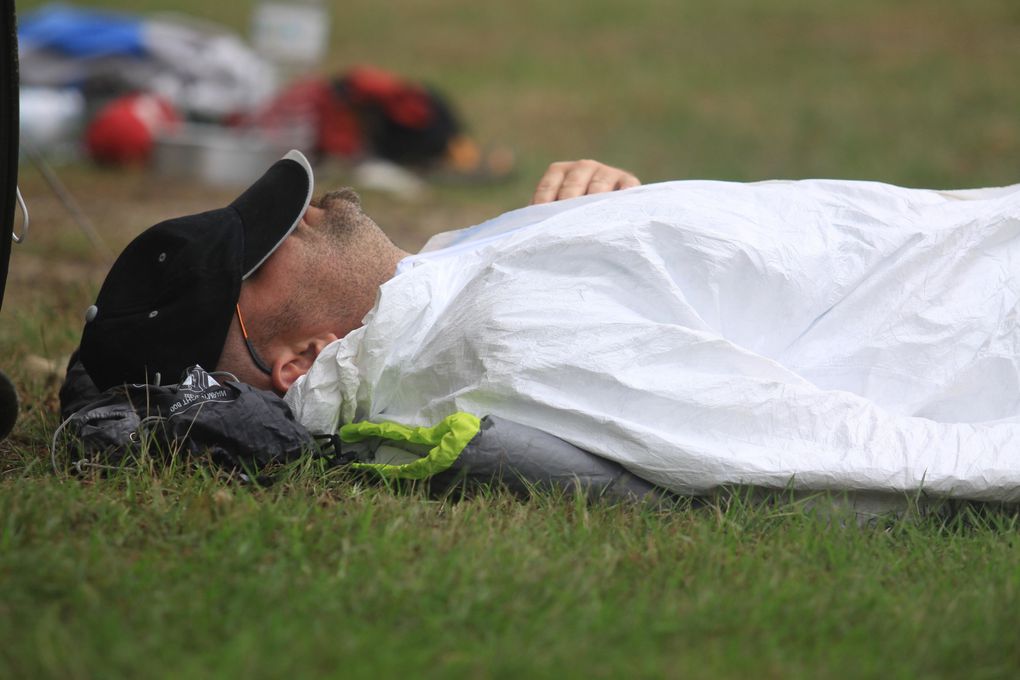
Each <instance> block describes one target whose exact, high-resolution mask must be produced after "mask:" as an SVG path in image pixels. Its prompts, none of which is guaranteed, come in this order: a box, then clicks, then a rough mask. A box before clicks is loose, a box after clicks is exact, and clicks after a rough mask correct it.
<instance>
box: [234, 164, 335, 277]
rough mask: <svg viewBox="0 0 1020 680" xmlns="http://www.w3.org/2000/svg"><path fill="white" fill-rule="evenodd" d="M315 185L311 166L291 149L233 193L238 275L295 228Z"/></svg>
mask: <svg viewBox="0 0 1020 680" xmlns="http://www.w3.org/2000/svg"><path fill="white" fill-rule="evenodd" d="M314 189H315V178H314V176H313V175H312V166H311V165H310V164H309V163H308V159H307V158H305V156H304V154H302V153H301V152H300V151H298V150H296V149H293V150H291V151H289V152H287V154H286V155H285V156H284V157H283V158H281V159H280V160H278V161H276V162H275V163H273V165H272V166H270V168H269V169H268V170H266V172H265V174H263V175H262V177H260V178H259V179H258V180H256V181H255V183H254V184H252V185H251V186H250V187H248V188H247V189H246V190H245V192H244V193H243V194H241V195H240V196H238V197H237V200H235V201H234V202H233V203H231V204H230V207H231V208H233V209H235V210H237V212H238V214H239V215H240V217H241V223H242V224H243V225H244V258H243V265H242V269H241V271H242V272H243V274H242V276H241V279H242V280H244V279H247V278H248V277H249V276H251V275H252V274H253V273H254V272H255V270H257V269H258V268H259V267H260V266H261V265H262V263H263V262H265V261H266V259H267V258H268V257H269V256H270V255H272V254H273V252H274V251H275V250H276V249H277V248H279V247H280V244H281V243H283V241H284V240H285V239H286V238H287V237H288V236H290V234H291V232H293V231H294V229H295V228H297V225H298V223H299V222H300V221H301V217H302V216H303V215H304V214H305V211H306V210H308V204H309V203H310V202H311V200H312V192H313V191H314Z"/></svg>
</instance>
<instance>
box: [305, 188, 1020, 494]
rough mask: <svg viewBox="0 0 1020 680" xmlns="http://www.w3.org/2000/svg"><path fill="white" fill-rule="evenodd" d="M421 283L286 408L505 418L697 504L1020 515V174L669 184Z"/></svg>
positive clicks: (418, 419)
mask: <svg viewBox="0 0 1020 680" xmlns="http://www.w3.org/2000/svg"><path fill="white" fill-rule="evenodd" d="M440 247H443V248H445V249H443V250H435V249H436V248H440ZM430 250H433V251H434V252H426V251H430ZM401 272H402V273H400V274H399V275H398V276H396V277H395V278H394V279H392V280H391V281H389V282H388V283H386V284H385V285H384V286H383V287H382V288H381V290H380V295H379V300H378V302H377V304H376V306H375V308H374V309H373V311H372V312H371V313H370V314H369V315H368V316H367V317H366V319H365V325H364V326H363V327H362V328H360V329H358V330H357V331H354V332H353V333H351V334H350V335H348V336H347V337H346V338H343V339H342V340H339V341H337V342H335V343H333V344H332V345H330V346H329V347H328V348H327V349H326V350H325V351H324V352H323V353H322V354H321V355H320V356H319V358H318V360H317V361H316V363H315V365H314V366H313V368H312V370H311V372H310V373H309V374H308V375H307V376H306V377H305V378H304V379H302V380H301V381H300V382H299V383H298V384H297V385H295V387H294V388H292V389H291V391H290V393H289V394H288V395H287V401H288V402H289V403H290V404H291V406H292V407H293V408H294V409H295V411H296V412H297V414H298V416H299V418H300V420H301V421H302V422H304V423H305V424H306V425H308V426H309V427H311V428H312V429H314V430H329V429H332V428H334V427H335V426H336V424H337V422H338V419H339V421H340V422H347V421H353V420H361V419H365V418H370V419H389V420H395V421H398V422H403V423H408V424H433V423H435V422H437V421H438V420H439V419H440V418H442V417H444V416H446V415H448V414H450V413H451V412H454V411H468V412H471V413H475V414H478V415H485V414H490V413H491V414H497V415H500V416H503V417H505V418H508V419H510V420H514V421H517V422H520V423H523V424H526V425H530V426H532V427H536V428H539V429H541V430H545V431H547V432H550V433H552V434H554V435H557V436H559V437H562V438H563V439H565V440H567V441H569V442H571V443H573V444H575V445H577V446H579V447H581V448H583V449H586V450H588V451H591V452H593V453H595V454H598V455H601V456H605V457H607V458H610V459H613V460H616V461H619V462H620V463H622V464H623V465H624V466H626V467H627V468H628V469H630V470H631V471H632V472H634V473H635V474H637V475H639V476H641V477H644V478H645V479H648V480H650V481H652V482H654V483H657V484H661V485H663V486H666V487H668V488H671V489H674V490H677V491H680V492H694V493H702V492H707V491H710V490H711V489H713V488H714V487H716V486H718V485H720V484H726V483H742V484H751V485H756V486H763V487H770V488H785V487H788V486H792V487H794V488H797V489H806V490H822V489H834V490H855V491H881V492H915V491H917V490H919V489H922V488H923V489H925V490H927V491H929V492H933V493H935V494H938V495H951V496H956V497H964V498H974V499H1000V500H1020V367H1018V356H1020V322H1018V299H1020V185H1015V186H1013V187H1006V188H1002V189H982V190H971V191H957V192H935V191H924V190H913V189H903V188H898V187H892V186H888V185H883V184H878V183H869V182H845V181H799V182H793V181H775V182H762V183H756V184H735V183H726V182H707V181H692V182H672V183H665V184H658V185H649V186H644V187H639V188H636V189H632V190H628V191H625V192H617V193H613V194H604V195H598V196H590V197H586V198H582V199H575V200H572V201H565V202H559V203H554V204H549V205H544V206H537V207H532V208H525V209H522V210H518V211H515V212H512V213H508V214H506V215H503V216H501V217H499V218H496V219H494V220H491V221H489V222H486V223H483V224H482V225H479V226H477V227H473V228H471V229H468V230H462V231H460V232H450V233H448V234H442V235H439V236H437V237H435V238H434V239H433V240H432V241H430V243H429V246H427V247H426V249H425V251H423V254H422V255H418V256H414V257H412V258H410V259H409V260H405V262H404V263H403V264H402V267H401Z"/></svg>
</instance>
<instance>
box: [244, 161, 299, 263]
mask: <svg viewBox="0 0 1020 680" xmlns="http://www.w3.org/2000/svg"><path fill="white" fill-rule="evenodd" d="M280 160H291V161H294V162H295V163H297V164H298V165H300V166H301V167H302V168H304V170H305V172H306V173H308V195H307V196H305V203H304V206H302V208H301V212H299V213H298V216H297V219H295V220H294V224H292V225H290V228H289V229H288V230H287V232H286V233H285V234H284V235H283V236H282V237H281V238H280V240H279V241H277V242H276V245H274V246H273V247H272V248H270V249H269V252H268V253H266V255H265V257H263V258H262V259H261V260H259V261H258V262H256V263H255V266H254V267H252V268H251V269H249V270H248V271H247V272H246V273H245V275H244V276H242V277H241V280H242V281H244V280H245V279H247V278H248V277H249V276H251V275H252V274H254V273H255V272H256V271H257V270H258V268H259V267H261V266H262V263H263V262H265V261H266V260H268V259H269V256H270V255H272V254H273V253H275V252H276V249H277V248H279V247H280V244H281V243H283V242H284V241H286V240H287V237H288V236H290V235H291V233H292V232H293V231H294V230H295V229H297V225H298V223H300V222H301V218H302V217H304V216H305V213H306V212H307V211H308V204H309V203H311V202H312V193H313V192H314V191H315V175H314V174H313V173H312V165H311V163H309V162H308V159H307V158H305V155H304V154H303V153H301V152H300V151H298V150H297V149H291V150H290V151H288V152H287V153H286V155H284V157H283V158H281V159H280Z"/></svg>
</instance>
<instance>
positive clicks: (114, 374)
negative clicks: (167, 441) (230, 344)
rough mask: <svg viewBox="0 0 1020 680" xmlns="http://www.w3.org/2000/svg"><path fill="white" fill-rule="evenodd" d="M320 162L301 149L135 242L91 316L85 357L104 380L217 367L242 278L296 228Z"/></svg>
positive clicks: (103, 384) (173, 377)
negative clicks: (231, 194) (220, 200)
mask: <svg viewBox="0 0 1020 680" xmlns="http://www.w3.org/2000/svg"><path fill="white" fill-rule="evenodd" d="M312 188H313V178H312V168H311V166H310V165H309V164H308V160H307V159H305V157H304V156H303V155H302V154H301V152H300V151H291V152H289V153H288V154H287V155H286V156H284V157H283V158H282V159H280V160H279V161H277V162H276V163H274V164H273V165H272V166H271V167H270V168H269V169H268V170H267V171H266V173H265V174H264V175H262V177H261V178H259V179H258V180H257V181H256V182H255V183H254V184H252V185H251V186H250V187H248V189H247V190H245V192H244V193H243V194H241V195H240V196H239V197H238V198H237V200H235V201H234V202H233V203H231V204H230V205H229V206H227V207H226V208H220V209H219V210H210V211H209V212H204V213H199V214H197V215H188V216H186V217H178V218H176V219H172V220H167V221H166V222H160V223H159V224H157V225H155V226H154V227H150V228H149V229H146V230H145V231H144V232H142V233H141V234H140V235H139V236H138V237H137V238H135V240H134V241H132V242H131V243H129V244H128V246H127V248H125V249H124V252H122V253H121V254H120V257H118V258H117V261H116V262H114V263H113V267H112V268H111V269H110V273H109V274H107V276H106V280H105V281H104V282H103V286H102V288H101V289H100V290H99V297H98V298H97V299H96V304H95V305H93V306H92V307H89V309H88V311H87V312H86V315H85V321H86V323H85V330H84V331H83V332H82V338H81V353H80V358H81V362H82V364H83V365H84V366H85V370H86V371H88V374H89V376H90V377H91V378H92V380H93V382H95V383H96V386H97V387H99V389H101V390H105V389H107V388H109V387H113V386H114V385H121V384H125V383H152V382H156V374H159V376H160V380H161V381H162V382H176V381H177V379H178V378H179V377H180V375H181V373H182V372H183V371H184V370H185V369H186V368H188V367H189V366H192V365H193V364H200V365H201V366H202V367H203V368H206V369H208V370H212V369H213V368H215V366H216V362H217V361H219V358H220V352H221V351H222V350H223V344H224V342H225V341H226V338H227V332H228V331H229V330H230V321H231V317H232V316H233V314H234V306H235V305H236V304H237V299H238V296H239V295H240V293H241V282H242V281H243V280H244V279H246V278H247V277H248V276H250V275H251V274H252V273H254V272H255V270H256V269H258V268H259V266H260V265H261V264H262V263H263V262H265V261H266V259H267V258H268V257H269V256H270V255H271V254H272V253H273V251H275V250H276V249H277V248H278V247H279V245H280V244H281V243H283V241H284V239H286V238H287V236H289V235H290V233H291V232H292V231H294V229H295V227H297V225H298V223H299V222H300V221H301V216H302V215H304V213H305V210H307V209H308V204H309V202H310V201H311V198H312Z"/></svg>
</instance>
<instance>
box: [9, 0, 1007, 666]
mask: <svg viewBox="0 0 1020 680" xmlns="http://www.w3.org/2000/svg"><path fill="white" fill-rule="evenodd" d="M39 4H40V3H36V2H20V3H19V10H20V11H22V12H25V11H27V10H29V9H31V8H33V7H36V6H38V5H39ZM103 4H104V5H105V6H108V7H119V8H122V9H131V10H148V9H153V10H156V9H168V8H170V9H175V10H177V11H182V12H188V13H192V14H195V15H198V16H201V17H204V18H208V19H212V20H215V21H219V22H222V23H225V24H227V25H229V26H232V27H234V28H236V29H238V30H242V31H243V30H246V27H247V22H248V18H247V16H248V15H247V13H248V11H249V9H250V7H251V6H252V3H242V2H239V1H238V0H226V1H224V2H219V3H209V2H199V1H198V0H175V1H174V2H172V3H171V2H159V1H158V0H141V1H140V0H118V2H112V1H111V2H105V3H103ZM333 7H334V11H333V15H332V31H333V33H332V34H333V43H332V45H333V46H332V52H331V54H330V56H329V59H328V62H327V63H326V64H324V66H323V69H324V70H325V71H326V72H338V71H340V70H342V69H343V68H344V67H346V66H348V65H350V64H353V63H359V62H368V63H374V64H378V65H380V66H384V67H387V68H391V69H393V70H395V71H397V72H398V73H403V74H406V75H408V76H410V77H413V78H418V79H423V80H427V81H429V82H432V83H435V84H437V85H439V86H440V87H441V88H443V89H444V90H445V91H446V92H447V93H448V94H449V95H450V96H451V98H452V99H453V100H454V101H455V102H456V103H457V105H458V106H459V107H460V108H461V110H462V112H463V114H464V118H465V119H466V120H467V121H468V123H469V124H470V126H471V128H472V129H473V131H474V133H475V134H476V136H477V137H478V138H479V139H481V140H482V141H485V142H498V143H506V144H509V145H511V146H513V147H514V148H515V149H516V151H517V154H518V158H519V162H520V172H519V174H518V176H517V177H516V178H515V179H513V180H512V181H510V182H508V183H506V184H503V185H499V186H493V187H484V188H465V187H440V188H436V189H435V190H434V191H433V192H432V193H431V194H430V195H428V196H426V197H424V198H422V199H421V200H419V201H417V202H413V203H400V202H396V201H394V200H392V199H391V198H390V197H387V196H385V195H377V194H369V195H367V196H366V197H365V202H366V206H367V207H368V209H369V211H370V212H372V213H373V214H374V215H376V216H377V217H378V219H379V221H380V223H381V224H383V225H384V226H385V227H386V228H387V229H388V230H389V231H390V233H391V234H392V235H393V236H394V238H395V239H396V240H397V241H398V243H399V244H400V245H402V246H405V247H407V248H416V247H418V246H419V245H420V244H421V243H422V242H423V241H424V239H425V238H427V236H428V235H429V234H430V233H433V232H435V231H439V230H443V229H450V228H455V227H460V226H464V225H467V224H470V223H473V222H477V221H479V220H481V219H484V218H486V217H489V216H491V215H492V214H494V213H496V212H499V211H502V210H505V209H509V208H512V207H516V206H518V205H520V204H522V203H523V202H525V201H526V200H527V198H528V197H529V196H530V192H531V188H532V186H533V184H534V181H535V179H536V178H537V176H538V174H539V173H540V171H541V170H542V169H543V168H544V167H545V165H546V164H547V163H549V162H550V161H552V160H556V159H560V158H576V157H595V158H600V159H603V160H606V161H608V162H610V163H614V164H617V165H621V166H624V167H628V168H631V169H633V170H634V171H635V172H636V173H637V174H638V175H639V176H641V177H642V179H644V180H646V181H651V180H656V179H665V178H673V177H679V178H685V177H712V178H724V179H735V180H752V179H759V178H767V177H808V176H830V177H853V178H863V179H877V180H883V181H890V182H895V183H900V184H906V185H913V186H938V187H950V186H953V187H960V186H982V185H999V184H1007V183H1013V182H1015V181H1017V180H1018V179H1020V177H1018V172H1017V168H1018V159H1020V88H1018V87H1017V77H1016V76H1017V68H1018V64H1020V8H1018V5H1017V4H1016V3H1015V2H1014V0H972V1H970V2H966V3H964V2H949V1H948V0H933V1H927V0H903V1H900V2H891V1H880V0H859V1H857V2H849V1H848V0H775V1H772V2H760V1H754V0H720V1H719V2H707V1H702V2H692V1H683V0H634V1H629V2H624V1H622V0H586V1H585V2H578V1H575V2H547V1H539V0H520V1H519V2H514V3H500V4H493V3H489V4H488V5H485V4H480V3H468V2H465V1H463V0H433V1H431V2H427V3H425V2H415V1H414V0H394V2H389V3H385V4H383V5H380V4H379V3H377V2H369V1H368V0H352V1H351V2H344V3H333ZM58 170H59V172H60V174H61V177H62V179H63V180H64V182H65V183H66V184H67V185H68V187H69V188H70V190H71V191H72V192H74V194H75V195H76V197H77V198H78V200H79V202H80V203H81V204H82V208H83V209H84V210H85V212H86V213H87V214H88V215H89V216H90V217H91V218H92V220H93V221H94V222H95V223H96V225H97V228H98V229H99V231H100V233H101V234H102V235H103V237H104V238H105V239H106V240H107V241H108V242H109V243H110V245H111V246H112V247H114V249H119V247H121V246H122V245H124V243H126V242H127V240H128V239H129V238H130V237H131V236H133V235H134V234H136V233H137V232H138V231H140V230H141V229H142V228H144V227H145V226H147V225H149V224H152V223H154V222H155V221H158V220H160V219H163V218H166V217H169V216H172V215H175V214H180V213H182V212H193V211H198V210H202V209H206V208H210V207H215V206H217V205H221V204H223V203H224V202H225V201H227V200H229V199H230V198H231V197H232V194H233V192H232V191H230V190H222V189H216V188H212V187H202V186H196V185H194V184H189V183H183V182H166V181H154V180H153V178H152V177H149V176H147V175H145V174H144V173H139V172H131V171H113V170H98V169H95V168H92V167H89V166H87V165H84V164H77V165H70V166H64V167H61V168H58ZM319 174H320V181H319V184H320V186H329V185H331V184H333V183H335V182H337V181H342V180H343V179H344V178H343V173H340V172H334V171H331V170H329V169H326V170H324V171H323V172H320V173H319ZM21 185H22V189H23V191H24V192H25V194H26V196H27V198H28V200H29V202H30V205H31V206H32V210H33V218H34V219H33V222H34V230H33V232H32V235H31V237H30V240H29V242H28V243H27V244H26V245H25V246H24V247H17V248H15V254H14V260H13V262H12V272H11V278H10V281H9V287H8V293H7V298H6V300H5V304H4V309H3V312H2V314H0V357H2V365H0V369H3V370H5V371H6V372H8V373H9V374H10V375H11V376H12V377H13V378H14V379H15V381H16V383H17V385H18V388H19V391H20V393H21V395H22V398H23V402H24V403H23V409H22V415H21V419H20V422H19V425H18V428H17V429H16V431H15V432H14V434H13V435H12V436H11V437H10V438H9V439H7V440H6V441H4V442H2V443H0V640H2V643H0V678H37V677H60V678H68V677H70V678H76V677H81V678H91V677H97V678H100V677H101V678H110V677H140V676H141V677H147V676H155V677H189V676H197V677H236V676H250V677H281V676H286V675H290V676H293V677H296V678H297V677H301V678H303V677H309V676H319V675H321V676H338V677H349V676H353V677H362V676H365V677H367V676H380V675H382V676H392V675H398V674H413V675H424V676H443V677H446V676H454V677H465V676H471V677H475V676H480V677H504V676H512V677H522V676H525V677H526V676H532V675H537V676H560V675H562V676H567V677H591V676H595V677H630V676H639V677H661V676H666V677H687V676H691V677H713V678H715V677H745V676H751V675H753V676H765V677H777V678H779V677H782V678H786V677H810V678H815V677H883V678H884V677H910V678H912V677H918V676H933V677H967V678H972V677H975V678H985V677H987V678H993V677H1015V676H1016V675H1017V673H1018V671H1020V651H1018V650H1020V645H1018V644H1017V641H1018V639H1020V533H1018V526H1017V523H1018V516H1017V514H1016V511H1015V510H1011V509H1002V508H990V507H970V506H962V507H945V508H941V509H940V510H939V511H938V512H927V513H921V512H911V513H908V514H907V515H906V516H904V517H902V518H900V519H889V520H883V521H881V522H877V523H875V524H872V525H865V526H858V525H857V523H856V522H854V521H853V520H852V518H850V517H847V516H844V515H840V514H838V513H837V514H836V515H833V514H831V513H830V514H815V513H812V512H810V511H809V510H807V509H805V507H804V506H803V505H801V504H797V503H793V502H785V501H778V500H775V499H773V500H771V501H766V502H761V501H751V500H748V499H747V498H745V497H742V496H737V497H736V498H735V499H733V498H730V499H723V500H719V501H717V502H715V503H712V504H709V505H708V506H707V507H688V506H681V507H678V508H676V509H673V510H671V511H668V512H654V511H652V510H649V509H640V508H633V507H608V506H600V505H596V506H592V507H586V506H585V505H584V504H583V503H580V502H578V501H577V500H576V499H574V498H571V497H562V496H555V495H553V496H549V495H538V496H536V497H535V498H532V499H530V500H528V501H523V502H522V501H519V500H516V499H514V498H512V497H510V496H508V495H506V494H503V493H501V492H499V491H498V490H494V491H492V492H490V493H487V494H481V495H478V496H475V497H473V498H469V499H467V500H464V501H461V502H454V501H453V500H452V499H439V500H430V499H429V498H428V497H427V496H426V495H424V494H422V493H420V492H418V491H413V490H412V491H410V492H394V491H392V490H389V489H387V488H385V487H373V486H366V485H365V484H364V483H363V482H362V481H359V480H356V479H351V478H348V477H345V476H344V475H342V474H337V473H322V472H321V471H316V470H315V469H312V468H298V469H296V470H294V471H291V472H290V473H288V474H287V475H285V476H284V478H283V479H282V480H281V481H280V482H279V483H277V484H276V485H274V486H272V487H270V488H268V489H254V488H249V487H242V486H238V485H237V484H235V483H233V482H231V481H228V480H224V479H222V478H220V477H217V476H216V475H214V474H211V473H209V472H208V471H204V470H203V469H202V468H197V469H196V468H193V467H187V466H176V467H173V468H170V469H166V468H151V467H147V466H143V468H142V469H139V470H131V469H127V470H122V471H119V472H115V473H112V474H110V475H108V476H105V477H103V476H86V477H85V478H68V477H67V476H65V475H54V474H53V473H52V472H51V471H50V468H49V461H48V455H49V454H48V450H47V447H48V444H49V438H50V436H51V434H52V432H53V430H54V429H55V428H56V426H57V424H58V422H57V421H58V418H57V416H56V405H57V398H56V391H57V387H58V385H59V381H58V378H57V377H56V376H54V374H53V373H52V372H51V371H48V370H46V368H45V367H44V366H43V363H40V361H39V360H40V359H42V360H44V361H50V362H58V363H59V362H60V361H61V359H62V357H64V356H66V355H67V354H68V353H69V352H70V351H71V350H72V349H73V347H74V346H75V344H76V341H77V336H78V332H79V329H80V325H81V318H82V317H81V315H82V312H83V311H84V309H85V307H86V306H87V305H88V304H90V302H91V300H92V299H93V296H94V295H95V292H96V290H97V289H98V285H99V282H100V281H101V280H102V275H103V273H104V271H105V268H106V263H105V262H104V261H103V258H102V256H101V255H99V254H98V253H96V252H95V251H94V250H92V249H91V248H90V247H89V246H88V244H87V242H86V241H85V240H84V239H83V238H82V236H81V235H80V234H78V233H77V231H76V230H75V228H74V226H73V223H72V222H71V220H70V219H69V218H68V217H67V215H66V213H64V212H63V210H62V208H61V207H60V206H59V204H58V203H57V202H56V200H55V199H54V198H53V197H52V196H51V195H50V194H49V192H48V190H47V188H46V187H45V185H44V183H43V182H42V180H41V179H40V177H39V176H38V173H37V172H35V170H34V169H33V168H32V167H31V166H29V165H25V166H23V167H22V177H21Z"/></svg>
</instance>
